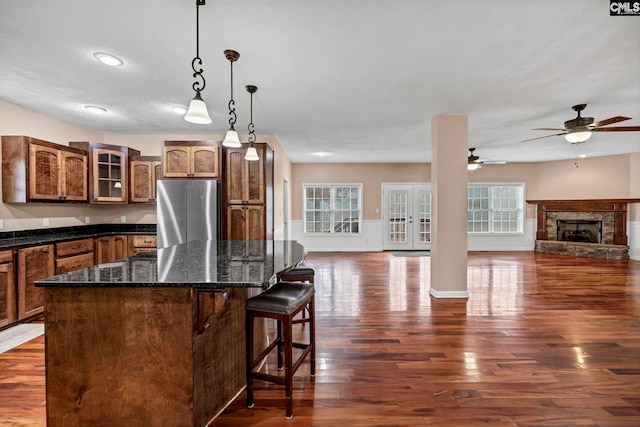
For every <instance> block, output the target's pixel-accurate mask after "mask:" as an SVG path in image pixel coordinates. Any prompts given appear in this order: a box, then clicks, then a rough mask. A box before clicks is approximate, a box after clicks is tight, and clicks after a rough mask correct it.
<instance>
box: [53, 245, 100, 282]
mask: <svg viewBox="0 0 640 427" xmlns="http://www.w3.org/2000/svg"><path fill="white" fill-rule="evenodd" d="M93 263H94V255H93V238H89V239H81V240H73V241H71V242H62V243H56V274H62V273H68V272H70V271H75V270H80V269H81V268H87V267H91V266H92V265H93Z"/></svg>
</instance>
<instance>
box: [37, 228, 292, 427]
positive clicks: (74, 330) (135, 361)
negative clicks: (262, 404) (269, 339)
mask: <svg viewBox="0 0 640 427" xmlns="http://www.w3.org/2000/svg"><path fill="white" fill-rule="evenodd" d="M303 257H304V248H303V247H302V245H300V244H298V243H296V242H292V241H197V242H189V243H185V244H182V245H176V246H171V247H168V248H163V249H159V250H157V251H152V252H149V253H146V254H140V255H136V256H134V257H131V258H127V259H124V260H121V261H116V262H113V263H109V264H103V265H97V266H94V267H90V268H86V269H83V270H78V271H74V272H70V273H66V274H62V275H58V276H53V277H51V278H47V279H44V280H40V281H38V282H36V286H40V287H42V288H43V289H44V293H45V334H46V345H45V371H46V383H47V390H46V393H47V396H46V399H47V426H49V427H57V426H64V427H71V426H85V425H109V426H116V425H117V426H126V425H144V426H167V425H171V426H198V427H200V426H204V425H207V424H208V423H209V422H210V421H211V420H212V419H213V418H214V417H215V416H216V415H217V414H218V413H219V412H220V411H222V409H224V407H225V406H226V405H227V404H228V403H229V402H230V401H232V400H233V399H234V397H235V396H236V395H237V394H238V393H239V392H241V391H242V389H243V388H244V386H245V348H244V339H245V313H244V305H245V302H246V300H247V298H249V297H251V296H253V295H257V294H259V293H261V292H262V291H263V289H264V288H266V287H268V286H269V283H271V282H273V280H274V275H275V273H277V272H280V271H284V270H286V269H288V268H292V267H293V266H295V265H296V264H297V263H298V262H300V261H301V260H302V259H303ZM254 329H255V330H256V331H260V330H262V331H263V332H264V334H263V335H262V336H257V337H256V338H257V344H256V345H257V346H259V345H263V344H264V342H265V341H266V328H265V327H264V323H263V325H262V326H261V325H260V324H258V323H256V325H254Z"/></svg>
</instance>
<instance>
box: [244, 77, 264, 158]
mask: <svg viewBox="0 0 640 427" xmlns="http://www.w3.org/2000/svg"><path fill="white" fill-rule="evenodd" d="M246 88H247V92H249V93H250V94H251V122H250V123H249V126H248V128H249V148H247V152H246V153H245V155H244V159H245V160H248V161H250V162H254V161H256V160H260V157H258V150H256V147H254V146H253V143H254V142H256V133H255V132H254V130H253V94H254V93H256V91H257V90H258V88H257V87H256V86H252V85H248V86H246Z"/></svg>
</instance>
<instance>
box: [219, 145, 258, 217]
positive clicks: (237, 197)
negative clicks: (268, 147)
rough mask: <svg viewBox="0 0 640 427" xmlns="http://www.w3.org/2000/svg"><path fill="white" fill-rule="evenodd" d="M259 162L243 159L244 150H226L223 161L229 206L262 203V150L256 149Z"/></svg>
mask: <svg viewBox="0 0 640 427" xmlns="http://www.w3.org/2000/svg"><path fill="white" fill-rule="evenodd" d="M256 150H258V156H259V157H260V160H258V161H255V162H249V161H246V160H245V159H244V149H236V150H227V152H226V159H225V160H226V161H225V180H226V189H227V191H226V197H227V203H229V204H241V203H251V204H262V203H264V200H265V198H264V194H265V180H264V148H263V147H259V146H258V147H256Z"/></svg>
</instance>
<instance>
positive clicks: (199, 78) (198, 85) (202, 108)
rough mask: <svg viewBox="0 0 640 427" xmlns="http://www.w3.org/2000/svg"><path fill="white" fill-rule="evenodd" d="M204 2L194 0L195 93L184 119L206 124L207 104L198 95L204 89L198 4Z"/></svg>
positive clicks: (209, 119)
mask: <svg viewBox="0 0 640 427" xmlns="http://www.w3.org/2000/svg"><path fill="white" fill-rule="evenodd" d="M204 4H205V0H196V56H195V58H193V60H192V61H191V68H192V69H193V77H194V78H195V79H196V81H195V82H193V85H192V87H193V90H194V91H195V92H196V95H195V96H194V97H193V99H192V100H191V103H190V104H189V110H187V114H185V116H184V119H185V120H186V121H188V122H191V123H197V124H205V125H206V124H209V123H211V117H209V111H207V104H205V103H204V100H203V99H202V96H200V92H202V91H203V90H204V87H205V85H206V82H205V80H204V76H203V75H202V72H203V69H202V59H200V6H204Z"/></svg>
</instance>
